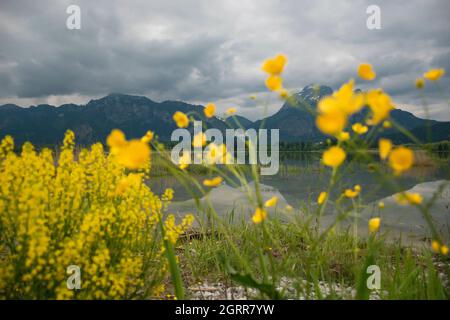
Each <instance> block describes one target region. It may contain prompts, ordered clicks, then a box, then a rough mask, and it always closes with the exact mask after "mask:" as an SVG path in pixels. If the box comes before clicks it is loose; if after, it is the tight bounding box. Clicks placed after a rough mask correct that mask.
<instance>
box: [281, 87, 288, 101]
mask: <svg viewBox="0 0 450 320" xmlns="http://www.w3.org/2000/svg"><path fill="white" fill-rule="evenodd" d="M287 97H289V91H287V90H286V89H281V90H280V98H281V99H286V98H287Z"/></svg>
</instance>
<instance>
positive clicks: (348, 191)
mask: <svg viewBox="0 0 450 320" xmlns="http://www.w3.org/2000/svg"><path fill="white" fill-rule="evenodd" d="M360 192H361V186H360V185H359V184H357V185H356V186H354V190H352V189H346V190H345V191H344V195H345V196H346V197H347V198H350V199H352V198H355V197H357V196H358V194H359V193H360Z"/></svg>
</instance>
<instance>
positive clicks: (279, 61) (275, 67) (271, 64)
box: [262, 54, 287, 75]
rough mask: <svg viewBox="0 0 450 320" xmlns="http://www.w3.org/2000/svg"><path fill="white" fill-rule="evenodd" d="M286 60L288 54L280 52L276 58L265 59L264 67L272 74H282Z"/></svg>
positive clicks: (264, 69)
mask: <svg viewBox="0 0 450 320" xmlns="http://www.w3.org/2000/svg"><path fill="white" fill-rule="evenodd" d="M286 62H287V58H286V56H285V55H283V54H279V55H277V56H276V57H275V58H272V59H267V60H266V61H264V63H263V66H262V69H263V71H265V72H267V73H268V74H270V75H280V74H281V73H282V72H283V69H284V66H285V65H286Z"/></svg>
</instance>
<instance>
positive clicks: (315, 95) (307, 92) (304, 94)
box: [296, 84, 333, 101]
mask: <svg viewBox="0 0 450 320" xmlns="http://www.w3.org/2000/svg"><path fill="white" fill-rule="evenodd" d="M332 93H333V89H331V88H330V87H328V86H322V85H315V84H309V85H307V86H306V87H304V88H303V89H302V90H301V91H300V92H299V93H297V94H296V96H297V97H298V98H302V99H304V100H312V101H317V100H318V99H320V98H322V97H325V96H328V95H330V94H332Z"/></svg>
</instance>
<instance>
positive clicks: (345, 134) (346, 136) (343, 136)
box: [337, 131, 350, 141]
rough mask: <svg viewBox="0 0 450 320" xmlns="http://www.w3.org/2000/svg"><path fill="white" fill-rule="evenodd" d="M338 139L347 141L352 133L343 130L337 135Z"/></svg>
mask: <svg viewBox="0 0 450 320" xmlns="http://www.w3.org/2000/svg"><path fill="white" fill-rule="evenodd" d="M337 139H338V140H339V141H347V140H349V139H350V133H348V132H345V131H342V132H341V133H339V134H338V135H337Z"/></svg>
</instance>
